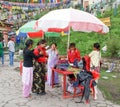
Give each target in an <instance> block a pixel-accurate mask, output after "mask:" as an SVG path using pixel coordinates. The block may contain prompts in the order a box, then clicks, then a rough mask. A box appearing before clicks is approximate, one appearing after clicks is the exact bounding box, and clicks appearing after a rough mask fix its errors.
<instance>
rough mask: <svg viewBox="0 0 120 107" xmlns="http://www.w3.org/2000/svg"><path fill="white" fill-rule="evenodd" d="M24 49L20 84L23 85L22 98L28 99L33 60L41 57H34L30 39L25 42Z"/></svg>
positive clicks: (31, 80)
mask: <svg viewBox="0 0 120 107" xmlns="http://www.w3.org/2000/svg"><path fill="white" fill-rule="evenodd" d="M25 45H26V47H25V48H24V50H23V73H22V83H23V97H25V98H27V97H30V92H31V88H32V82H33V58H39V57H40V56H41V55H40V54H39V55H38V56H35V55H34V54H33V51H32V50H31V48H32V46H33V41H32V40H31V39H29V40H27V41H26V43H25Z"/></svg>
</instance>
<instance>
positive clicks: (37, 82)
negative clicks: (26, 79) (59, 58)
mask: <svg viewBox="0 0 120 107" xmlns="http://www.w3.org/2000/svg"><path fill="white" fill-rule="evenodd" d="M45 47H46V40H44V39H42V40H41V41H39V42H38V46H37V47H36V48H35V50H34V54H35V55H38V54H39V53H41V54H42V55H43V56H42V57H40V58H38V59H37V60H35V63H34V72H33V87H32V92H33V93H36V94H40V95H45V94H46V92H45V73H46V62H47V53H46V49H45Z"/></svg>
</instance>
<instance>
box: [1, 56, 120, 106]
mask: <svg viewBox="0 0 120 107" xmlns="http://www.w3.org/2000/svg"><path fill="white" fill-rule="evenodd" d="M5 59H6V62H5V65H4V66H1V65H0V107H120V105H115V104H112V103H111V102H109V101H106V100H105V99H104V98H103V96H102V94H101V92H100V91H99V93H98V94H99V96H98V99H97V100H96V101H94V100H93V99H92V96H91V97H90V104H88V105H86V104H82V103H75V101H79V100H80V97H78V98H69V99H63V98H62V90H61V87H59V88H54V89H52V88H51V87H48V86H47V85H46V92H47V94H46V95H44V96H40V95H39V96H37V95H35V94H32V97H31V98H23V97H22V83H21V76H20V75H19V72H18V71H16V70H15V68H16V67H19V62H15V66H14V67H8V58H7V55H6V57H5Z"/></svg>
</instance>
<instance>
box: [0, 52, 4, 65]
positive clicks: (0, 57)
mask: <svg viewBox="0 0 120 107" xmlns="http://www.w3.org/2000/svg"><path fill="white" fill-rule="evenodd" d="M0 59H1V60H2V65H3V64H4V53H3V54H2V55H1V56H0Z"/></svg>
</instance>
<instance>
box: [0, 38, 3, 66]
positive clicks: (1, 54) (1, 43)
mask: <svg viewBox="0 0 120 107" xmlns="http://www.w3.org/2000/svg"><path fill="white" fill-rule="evenodd" d="M0 58H1V60H2V65H4V48H3V42H2V38H0Z"/></svg>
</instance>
